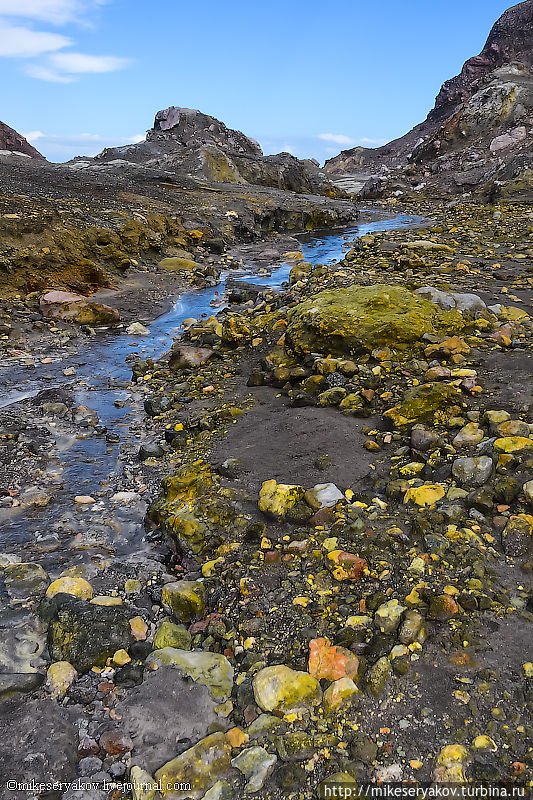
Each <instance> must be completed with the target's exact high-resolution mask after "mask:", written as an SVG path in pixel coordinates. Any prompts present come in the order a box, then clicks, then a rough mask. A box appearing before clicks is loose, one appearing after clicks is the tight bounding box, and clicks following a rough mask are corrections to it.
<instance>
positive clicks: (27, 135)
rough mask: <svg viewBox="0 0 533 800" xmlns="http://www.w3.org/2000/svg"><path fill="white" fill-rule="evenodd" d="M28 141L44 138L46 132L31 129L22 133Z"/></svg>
mask: <svg viewBox="0 0 533 800" xmlns="http://www.w3.org/2000/svg"><path fill="white" fill-rule="evenodd" d="M22 135H23V136H24V138H25V139H27V141H28V142H36V141H38V139H42V138H43V136H44V133H43V132H42V131H30V132H29V133H23V134H22Z"/></svg>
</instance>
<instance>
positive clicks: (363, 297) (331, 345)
mask: <svg viewBox="0 0 533 800" xmlns="http://www.w3.org/2000/svg"><path fill="white" fill-rule="evenodd" d="M463 327H464V321H463V318H462V316H461V314H459V313H457V312H456V311H442V309H440V308H439V307H438V306H436V305H434V304H433V303H431V302H430V301H429V300H426V299H424V298H422V297H419V296H418V295H416V294H414V293H413V292H410V291H409V290H408V289H406V288H404V287H403V286H397V285H386V284H374V285H370V286H350V287H349V288H343V289H332V290H326V291H323V292H319V293H318V294H315V295H313V297H311V298H310V299H309V300H305V301H304V302H303V303H299V304H298V305H297V306H296V307H295V308H294V309H292V310H291V311H290V313H289V315H288V326H287V331H286V344H287V347H288V349H289V351H293V352H295V353H297V354H299V355H307V354H309V353H324V354H331V355H333V356H341V357H345V356H347V355H352V354H357V353H361V352H367V353H369V352H371V351H372V350H374V349H375V348H378V347H383V346H385V347H390V348H394V349H396V350H400V351H405V350H412V349H413V348H414V347H415V346H416V345H417V344H418V343H419V342H420V340H421V339H422V337H423V335H424V334H425V333H430V334H437V333H440V332H441V333H444V334H445V333H452V332H455V331H458V330H462V328H463Z"/></svg>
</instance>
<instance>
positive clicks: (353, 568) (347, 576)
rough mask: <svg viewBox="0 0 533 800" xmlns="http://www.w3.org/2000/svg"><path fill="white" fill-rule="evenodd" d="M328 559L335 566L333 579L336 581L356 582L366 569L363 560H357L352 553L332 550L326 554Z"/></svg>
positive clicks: (357, 557)
mask: <svg viewBox="0 0 533 800" xmlns="http://www.w3.org/2000/svg"><path fill="white" fill-rule="evenodd" d="M328 559H329V561H332V562H333V564H335V565H336V568H335V569H334V570H333V577H334V578H335V580H337V581H347V580H350V581H358V580H359V579H360V578H361V576H362V574H363V572H364V571H365V569H367V568H368V567H367V563H366V561H365V559H364V558H359V556H356V555H355V554H354V553H347V552H346V551H345V550H333V551H332V552H331V553H328Z"/></svg>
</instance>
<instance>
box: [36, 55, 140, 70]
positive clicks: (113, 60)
mask: <svg viewBox="0 0 533 800" xmlns="http://www.w3.org/2000/svg"><path fill="white" fill-rule="evenodd" d="M49 62H50V64H51V66H52V68H54V69H56V70H57V71H58V72H62V73H66V74H68V75H79V74H81V73H85V72H92V73H101V72H115V71H116V70H117V69H123V68H124V67H125V66H127V64H129V59H127V58H117V57H116V56H92V55H88V54H86V53H54V55H52V56H50V58H49Z"/></svg>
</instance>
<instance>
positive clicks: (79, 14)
mask: <svg viewBox="0 0 533 800" xmlns="http://www.w3.org/2000/svg"><path fill="white" fill-rule="evenodd" d="M104 2H105V0H0V16H3V17H24V18H26V19H33V20H39V21H40V22H50V23H51V24H52V25H65V24H66V23H67V22H73V21H76V22H82V21H85V19H86V15H87V14H88V13H89V12H91V11H93V10H94V9H96V8H98V6H101V5H103V4H104Z"/></svg>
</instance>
